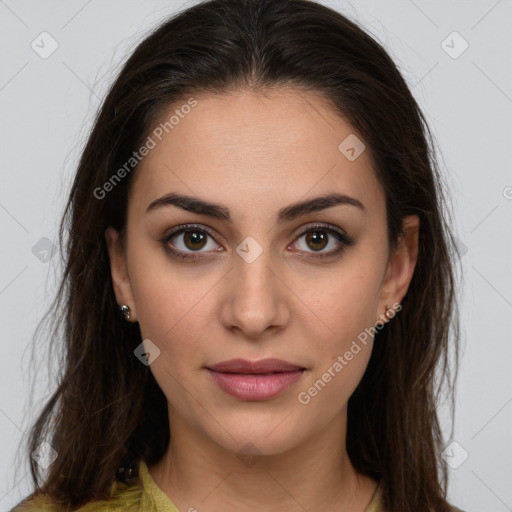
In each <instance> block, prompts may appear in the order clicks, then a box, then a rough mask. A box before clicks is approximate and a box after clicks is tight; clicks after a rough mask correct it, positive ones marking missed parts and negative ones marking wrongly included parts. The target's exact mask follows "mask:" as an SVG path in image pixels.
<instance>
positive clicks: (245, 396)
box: [208, 369, 303, 400]
mask: <svg viewBox="0 0 512 512" xmlns="http://www.w3.org/2000/svg"><path fill="white" fill-rule="evenodd" d="M208 373H209V374H210V375H211V376H212V378H213V380H214V381H215V382H216V383H217V385H218V386H219V387H220V388H221V389H222V390H223V391H225V392H226V393H227V394H228V395H231V396H234V397H236V398H240V399H242V400H269V399H270V398H274V397H275V396H277V395H279V394H281V393H282V392H283V391H284V390H286V389H288V388H289V387H290V386H292V385H293V384H295V383H296V382H297V381H298V380H299V379H300V378H301V377H302V374H303V371H302V370H297V371H291V372H279V373H274V374H271V375H263V374H252V375H249V374H242V373H224V372H215V371H213V370H210V369H208Z"/></svg>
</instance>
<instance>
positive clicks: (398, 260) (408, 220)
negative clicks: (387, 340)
mask: <svg viewBox="0 0 512 512" xmlns="http://www.w3.org/2000/svg"><path fill="white" fill-rule="evenodd" d="M419 224H420V219H419V217H418V216H417V215H409V216H407V217H405V218H404V220H403V235H402V236H401V237H400V239H399V243H398V246H397V248H396V249H395V250H394V251H393V252H392V253H391V255H390V258H389V262H388V267H387V269H386V277H385V279H384V282H383V284H382V288H381V299H380V302H379V311H383V310H384V309H385V307H386V305H389V306H390V305H391V304H395V303H400V302H401V301H402V299H403V298H404V296H405V295H406V293H407V290H408V288H409V284H410V282H411V279H412V276H413V274H414V269H415V267H416V262H417V261H418V239H419Z"/></svg>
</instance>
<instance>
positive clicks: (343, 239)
mask: <svg viewBox="0 0 512 512" xmlns="http://www.w3.org/2000/svg"><path fill="white" fill-rule="evenodd" d="M302 238H304V240H303V243H297V241H296V242H294V244H293V245H295V246H298V250H300V251H304V252H306V253H310V254H309V255H310V256H312V257H313V258H329V257H332V256H335V255H337V254H339V253H341V252H342V251H343V250H344V249H345V248H346V247H350V246H351V245H353V244H354V239H353V238H352V237H350V236H349V235H347V234H346V233H344V232H343V231H341V230H339V229H335V228H333V227H331V226H330V225H328V224H316V225H314V226H311V227H310V228H309V229H307V230H306V231H304V232H303V233H301V234H300V235H299V236H298V237H297V239H296V240H299V241H300V240H301V239H302ZM329 247H330V250H324V249H326V248H329ZM308 249H311V250H312V251H310V250H308ZM311 253H312V254H311ZM315 253H318V254H315ZM309 255H308V256H309Z"/></svg>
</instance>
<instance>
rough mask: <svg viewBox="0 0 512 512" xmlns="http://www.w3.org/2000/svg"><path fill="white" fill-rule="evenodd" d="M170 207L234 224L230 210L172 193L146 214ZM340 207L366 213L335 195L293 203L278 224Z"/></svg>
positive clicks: (351, 199) (356, 203)
mask: <svg viewBox="0 0 512 512" xmlns="http://www.w3.org/2000/svg"><path fill="white" fill-rule="evenodd" d="M169 205H172V206H177V207H178V208H181V209H183V210H186V211H188V212H192V213H196V214H198V215H207V216H208V217H212V218H215V219H219V220H222V221H225V222H229V223H232V222H233V220H232V218H231V215H230V212H229V209H228V208H226V207H224V206H222V205H219V204H215V203H210V202H208V201H203V200H202V199H199V198H197V197H192V196H187V195H183V194H177V193H175V192H170V193H169V194H165V195H164V196H162V197H160V198H158V199H155V200H154V201H153V202H152V203H151V204H150V205H149V206H148V207H147V208H146V213H148V212H151V211H154V210H157V209H159V208H163V207H165V206H169ZM338 205H350V206H355V207H356V208H358V209H359V210H361V211H362V212H363V213H366V208H365V206H364V205H363V204H362V203H361V201H359V200H358V199H355V198H354V197H350V196H347V195H345V194H338V193H333V194H327V195H323V196H318V197H315V198H313V199H308V200H306V201H300V202H297V203H293V204H291V205H289V206H286V207H284V208H281V209H280V210H279V211H278V213H277V223H278V224H281V223H283V222H288V221H292V220H294V219H296V218H298V217H300V216H302V215H306V214H308V213H314V212H319V211H321V210H325V209H327V208H331V207H333V206H338Z"/></svg>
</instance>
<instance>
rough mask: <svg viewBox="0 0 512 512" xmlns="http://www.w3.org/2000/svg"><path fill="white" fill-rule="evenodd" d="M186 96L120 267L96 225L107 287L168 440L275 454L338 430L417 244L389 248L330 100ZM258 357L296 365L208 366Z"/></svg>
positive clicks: (139, 204) (156, 154) (153, 166)
mask: <svg viewBox="0 0 512 512" xmlns="http://www.w3.org/2000/svg"><path fill="white" fill-rule="evenodd" d="M196 99H197V105H196V106H195V107H194V108H193V109H191V111H190V112H189V113H188V114H187V115H182V116H180V119H179V123H177V124H175V125H174V127H173V128H172V130H168V131H169V133H168V134H166V133H165V131H164V133H163V134H164V137H162V140H161V141H159V140H158V139H157V138H155V137H153V138H154V139H155V141H156V142H157V143H156V146H155V147H154V148H153V149H151V150H150V152H149V154H148V155H147V156H145V157H144V159H143V160H142V162H141V164H140V166H139V168H138V169H137V171H136V174H135V175H134V176H133V179H134V181H133V183H132V185H131V190H130V196H129V204H128V216H127V245H126V253H125V255H124V256H125V258H124V257H123V254H121V250H120V249H119V247H118V244H117V243H116V240H117V237H116V232H115V231H114V230H112V229H109V230H108V231H107V234H106V238H107V241H108V245H109V253H110V258H111V265H112V276H113V282H114V290H115V293H116V298H117V300H118V303H119V304H127V305H129V306H130V308H131V313H132V320H133V321H138V322H139V325H140V330H141V334H142V338H143V339H144V340H146V341H145V347H146V348H147V349H148V351H149V352H150V353H152V352H153V355H152V356H151V357H154V355H155V354H158V352H154V347H155V346H156V347H158V349H159V351H160V353H159V354H158V355H157V357H156V358H155V359H154V360H153V361H152V362H151V364H150V369H151V371H152V373H153V374H154V376H155V378H156V380H157V382H158V384H159V386H160V387H161V389H162V390H163V392H164V393H165V395H166V397H167V400H168V403H169V414H170V422H171V432H172V431H173V429H174V430H175V431H176V432H179V431H180V426H181V427H186V429H187V431H192V432H194V433H195V434H197V435H199V436H201V437H202V438H204V439H206V440H211V441H213V442H214V443H216V444H217V445H220V446H221V447H224V448H226V449H228V450H230V451H233V452H240V450H241V449H242V447H243V446H244V445H246V444H247V443H251V444H252V445H254V446H256V449H257V451H259V452H261V453H264V454H277V453H281V452H284V451H286V450H289V449H291V448H293V447H294V446H297V445H298V444H300V443H303V442H305V441H307V440H308V439H311V438H312V437H314V436H317V435H319V434H321V433H322V432H326V431H327V430H326V429H331V431H332V432H339V431H340V430H339V429H340V428H344V424H345V421H346V405H347V401H348V399H349V397H350V395H351V394H352V393H353V391H354V390H355V388H356V386H357V385H358V383H359V381H360V380H361V378H362V376H363V374H364V371H365V369H366V366H367V363H368V360H369V357H370V354H371V350H372V345H373V334H374V332H375V331H372V330H371V328H373V327H374V326H375V324H376V323H377V322H381V323H382V322H383V318H384V317H383V314H384V311H385V307H386V305H387V306H389V307H391V306H392V305H393V304H395V307H396V304H397V303H399V302H400V300H401V299H402V297H403V296H404V295H405V293H406V291H407V287H408V285H409V281H410V278H411V277H412V272H413V270H414V264H415V261H416V253H415V248H414V244H412V245H408V246H405V245H404V246H403V248H407V249H408V250H403V248H402V250H400V251H397V252H396V253H390V252H389V247H388V244H387V228H386V205H385V195H384V191H383V189H382V187H381V186H380V184H379V183H378V181H377V179H376V177H375V175H374V171H373V169H372V166H371V161H370V156H369V148H368V147H367V148H366V149H364V147H363V146H362V145H361V144H362V143H361V137H360V136H358V135H357V134H356V133H355V130H354V129H353V128H352V127H351V126H350V125H349V124H348V123H347V122H346V121H344V120H343V119H341V118H340V117H339V116H337V115H336V114H335V113H334V112H333V110H332V109H330V108H329V106H328V105H327V104H326V103H323V102H321V101H320V100H319V99H318V98H316V97H315V96H313V95H311V94H310V93H307V92H303V91H298V90H296V89H292V88H281V89H279V90H274V91H273V92H271V93H267V94H266V95H265V96H263V95H261V94H257V93H254V92H230V93H226V94H222V95H220V94H217V95H210V96H206V95H205V96H197V97H196ZM179 108H180V105H174V106H173V108H172V109H170V110H169V111H168V112H165V115H163V116H162V122H165V121H166V120H168V119H169V117H170V116H171V115H172V114H173V113H174V111H175V110H176V109H179ZM187 110H188V109H187ZM347 137H348V139H347ZM356 137H358V138H356ZM340 145H341V146H340ZM169 194H176V195H180V196H188V197H189V198H190V199H187V200H183V199H182V200H181V201H180V204H181V206H179V205H177V204H176V202H173V201H171V199H170V197H168V198H167V200H166V199H165V197H166V195H169ZM331 194H338V201H324V202H321V201H320V200H319V199H318V198H321V197H324V196H329V195H331ZM343 196H346V197H347V198H350V199H345V200H343ZM162 198H163V199H162ZM176 198H177V196H175V199H176ZM340 198H341V199H340ZM105 200H108V199H105ZM202 202H204V203H208V205H209V206H203V207H201V208H198V205H200V204H201V203H202ZM310 202H311V203H310ZM309 203H310V204H309ZM307 204H309V206H308V207H302V206H301V205H307ZM212 205H215V206H212ZM297 205H298V206H297ZM192 210H195V211H192ZM408 220H409V221H410V226H412V227H414V222H415V220H417V219H416V218H410V219H408ZM187 224H193V227H188V228H186V225H187ZM315 225H317V226H316V227H314V228H313V229H311V231H310V233H308V232H307V231H308V229H310V228H312V227H313V226H315ZM416 226H417V225H416ZM185 228H186V229H187V230H188V231H180V230H181V229H185ZM171 231H175V233H171ZM169 235H170V236H169ZM384 321H385V318H384ZM391 321H392V320H391ZM147 340H151V343H149V342H148V341H147ZM268 358H273V359H279V360H281V361H283V362H284V363H287V364H289V365H291V366H290V367H287V366H276V365H275V362H274V363H272V362H270V365H269V366H263V367H258V366H257V365H256V366H255V367H252V368H250V365H249V366H247V365H246V366H244V367H240V366H236V365H235V366H231V367H228V368H223V369H222V368H220V369H219V368H218V370H219V371H212V370H211V368H212V367H214V366H215V365H218V364H219V363H221V362H225V361H230V360H233V359H243V360H246V361H248V362H249V363H250V362H261V361H262V360H264V359H268ZM284 363H283V364H284ZM141 364H142V363H141ZM248 368H249V369H248ZM220 370H224V371H220ZM251 370H252V371H253V372H256V373H253V374H250V371H251ZM272 370H274V371H275V372H276V373H273V374H272V375H271V374H269V372H271V371H272ZM230 372H234V373H230ZM265 374H266V375H265ZM171 438H172V435H171Z"/></svg>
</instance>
